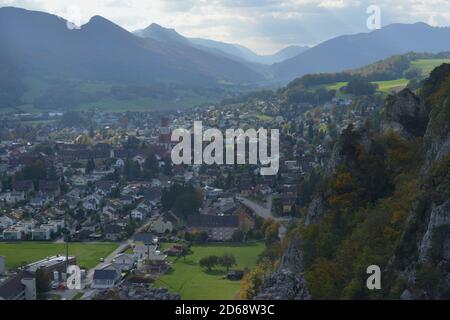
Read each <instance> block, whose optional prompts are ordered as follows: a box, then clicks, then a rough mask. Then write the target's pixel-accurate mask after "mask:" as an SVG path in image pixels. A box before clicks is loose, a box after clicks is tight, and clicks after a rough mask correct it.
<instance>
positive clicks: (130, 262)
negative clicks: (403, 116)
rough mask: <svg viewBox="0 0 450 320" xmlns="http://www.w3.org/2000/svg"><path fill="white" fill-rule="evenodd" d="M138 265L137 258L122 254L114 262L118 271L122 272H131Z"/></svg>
mask: <svg viewBox="0 0 450 320" xmlns="http://www.w3.org/2000/svg"><path fill="white" fill-rule="evenodd" d="M135 263H136V257H135V256H134V255H133V254H127V253H121V254H118V255H117V256H116V257H115V258H114V260H113V265H114V267H115V268H116V269H118V270H121V271H130V270H131V269H133V267H134V265H135Z"/></svg>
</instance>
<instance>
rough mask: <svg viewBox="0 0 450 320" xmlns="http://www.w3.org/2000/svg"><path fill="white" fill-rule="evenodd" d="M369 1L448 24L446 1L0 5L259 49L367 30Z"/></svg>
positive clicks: (135, 0) (113, 0) (449, 0)
mask: <svg viewBox="0 0 450 320" xmlns="http://www.w3.org/2000/svg"><path fill="white" fill-rule="evenodd" d="M371 4H375V5H378V6H379V7H380V9H381V24H382V25H383V26H385V25H387V24H390V23H393V22H404V23H411V22H417V21H423V22H427V23H429V24H431V25H433V26H449V25H450V0H378V1H377V0H77V1H70V0H0V6H16V7H22V8H26V9H35V10H40V11H46V12H50V13H54V14H57V15H59V16H62V17H64V18H66V19H68V20H71V21H73V22H75V23H78V24H83V23H86V22H87V21H89V19H90V17H92V16H94V15H101V16H103V17H105V18H107V19H109V20H111V21H113V22H115V23H117V24H119V25H121V26H122V27H124V28H126V29H128V30H130V31H133V30H136V29H139V28H144V27H146V26H148V25H149V24H150V23H153V22H155V23H158V24H160V25H162V26H164V27H169V28H174V29H176V30H177V31H178V32H180V33H181V34H183V35H185V36H190V37H203V38H209V39H214V40H220V41H225V42H230V43H238V44H242V45H245V46H247V47H249V48H250V49H252V50H254V51H256V52H258V53H261V54H267V53H272V52H274V51H276V50H278V49H281V48H283V47H285V46H288V45H291V44H299V45H314V44H317V43H319V42H321V41H324V40H327V39H330V38H332V37H335V36H338V35H342V34H352V33H357V32H367V31H368V29H367V27H366V20H367V18H368V14H367V13H366V10H367V7H368V6H369V5H371Z"/></svg>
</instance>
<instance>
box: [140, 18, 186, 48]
mask: <svg viewBox="0 0 450 320" xmlns="http://www.w3.org/2000/svg"><path fill="white" fill-rule="evenodd" d="M134 34H135V35H137V36H139V37H142V38H150V39H153V40H156V41H159V42H165V43H172V44H175V43H179V44H189V41H188V40H187V39H186V38H185V37H183V36H182V35H181V34H179V33H178V32H176V31H175V29H170V28H165V27H163V26H161V25H159V24H157V23H151V24H150V25H149V26H148V27H147V28H145V29H142V30H137V31H135V32H134Z"/></svg>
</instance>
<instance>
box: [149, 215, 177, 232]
mask: <svg viewBox="0 0 450 320" xmlns="http://www.w3.org/2000/svg"><path fill="white" fill-rule="evenodd" d="M151 230H152V231H153V232H155V233H159V234H163V233H166V232H172V231H173V225H172V222H170V221H164V219H163V218H162V217H159V218H158V219H157V220H156V221H155V222H153V223H152V226H151Z"/></svg>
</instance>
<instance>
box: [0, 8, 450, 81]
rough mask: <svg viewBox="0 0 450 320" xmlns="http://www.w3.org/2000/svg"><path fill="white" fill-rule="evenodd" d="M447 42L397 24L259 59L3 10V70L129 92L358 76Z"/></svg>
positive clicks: (420, 27)
mask: <svg viewBox="0 0 450 320" xmlns="http://www.w3.org/2000/svg"><path fill="white" fill-rule="evenodd" d="M449 40H450V28H448V27H442V28H437V27H431V26H429V25H427V24H425V23H416V24H392V25H389V26H386V27H384V28H382V29H380V30H375V31H372V32H368V33H361V34H355V35H345V36H340V37H337V38H333V39H330V40H328V41H325V42H323V43H321V44H318V45H316V46H314V47H312V48H308V47H300V46H291V47H287V48H285V49H283V50H281V51H280V52H278V53H276V54H274V55H269V56H261V55H258V54H256V53H254V52H252V51H251V50H249V49H247V48H245V47H243V46H240V45H235V44H228V43H223V42H219V41H214V40H207V39H200V38H187V37H184V36H182V35H180V34H179V33H177V32H176V31H175V30H173V29H167V28H164V27H162V26H159V25H157V24H151V25H150V26H149V27H147V28H145V29H143V30H138V31H135V32H134V33H131V32H129V31H127V30H125V29H123V28H122V27H120V26H118V25H116V24H114V23H113V22H111V21H109V20H107V19H105V18H103V17H100V16H95V17H93V18H91V20H90V21H89V22H88V23H87V24H85V25H83V26H81V28H80V29H74V30H70V29H69V28H67V21H66V20H64V19H62V18H60V17H57V16H55V15H51V14H48V13H43V12H37V11H28V10H25V9H18V8H14V7H3V8H0V43H1V44H2V45H1V47H0V68H2V69H8V70H12V69H14V70H18V71H17V72H20V74H22V75H32V76H39V77H42V76H58V77H66V78H76V79H82V80H83V79H89V80H100V81H108V82H113V83H127V84H140V83H155V82H166V83H171V82H175V83H182V84H183V83H184V84H195V85H208V86H211V85H220V84H258V85H261V84H264V83H265V84H266V85H267V84H268V83H272V85H273V84H285V83H287V82H289V81H291V80H292V79H294V78H296V77H299V76H302V75H304V74H307V73H319V72H337V71H343V70H347V69H354V68H358V67H362V66H364V65H367V64H370V63H373V62H375V61H378V60H382V59H385V58H387V57H389V56H392V55H394V54H403V53H406V52H411V51H414V52H430V53H438V52H442V51H449V50H450V41H449ZM2 65H3V66H2Z"/></svg>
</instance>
